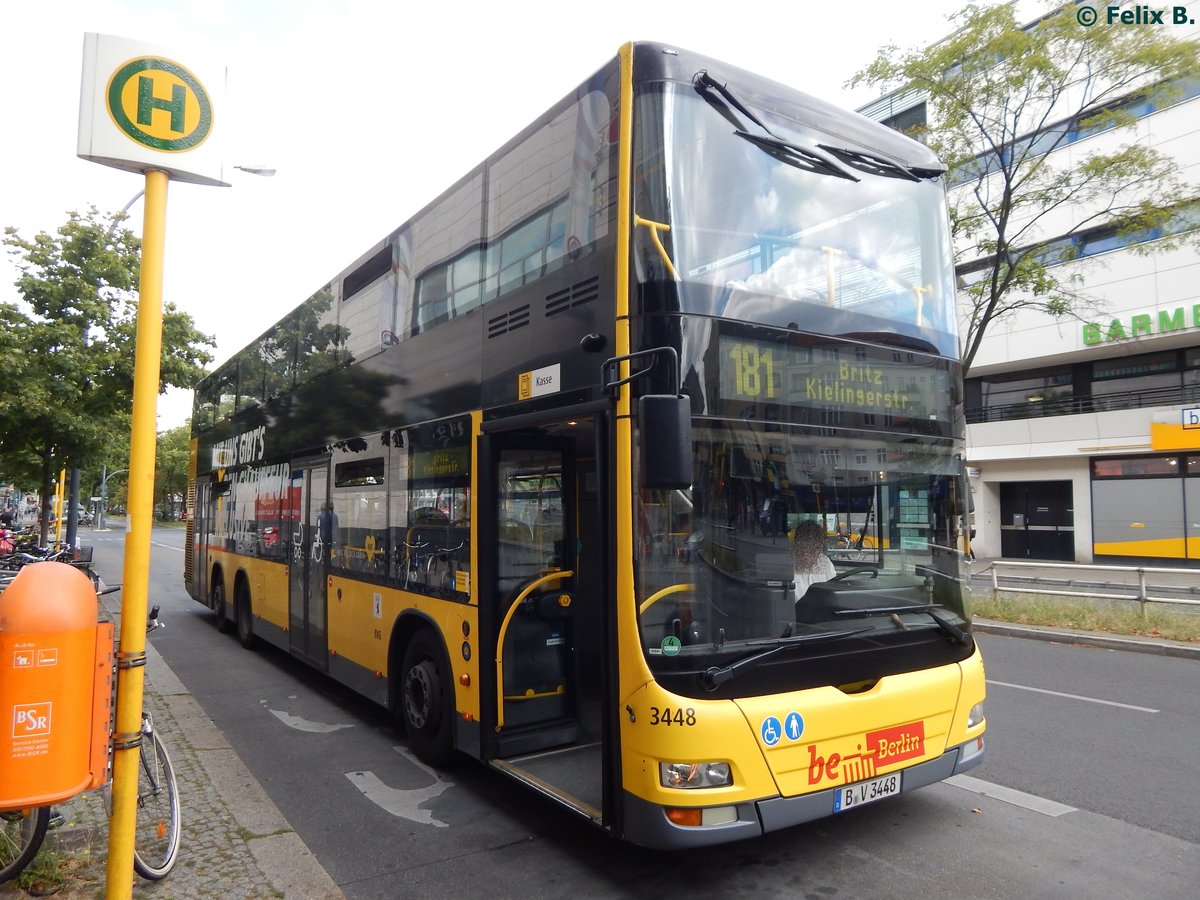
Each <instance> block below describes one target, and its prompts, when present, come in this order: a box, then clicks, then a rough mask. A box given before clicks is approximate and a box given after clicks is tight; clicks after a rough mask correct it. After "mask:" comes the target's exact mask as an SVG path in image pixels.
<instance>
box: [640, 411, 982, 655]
mask: <svg viewBox="0 0 1200 900" xmlns="http://www.w3.org/2000/svg"><path fill="white" fill-rule="evenodd" d="M769 429H770V430H768V426H764V425H761V424H756V423H751V422H738V421H719V420H698V421H697V422H696V424H695V427H694V434H693V440H694V444H695V447H696V458H695V473H694V477H695V482H694V484H693V487H692V489H691V490H690V491H688V490H676V491H647V490H642V491H641V492H640V493H639V501H640V502H639V513H638V517H637V524H638V537H639V541H640V543H639V553H638V561H637V572H638V585H639V587H638V594H639V609H640V611H641V630H642V638H643V645H644V647H645V650H646V655H647V658H648V660H649V661H650V663H651V666H652V667H655V668H656V670H662V671H679V670H680V667H681V666H682V667H683V668H684V669H686V670H690V671H692V672H695V673H698V674H700V675H702V674H703V673H704V672H706V671H707V670H708V669H709V668H710V667H713V666H716V667H718V668H719V667H720V666H722V665H724V664H726V663H727V662H728V660H729V659H731V658H737V657H738V656H741V655H744V654H746V653H747V652H749V651H754V650H755V649H756V648H763V647H766V648H770V647H771V646H772V645H773V644H774V642H778V641H780V640H783V641H784V642H785V643H786V642H795V643H798V644H800V646H797V647H796V648H794V649H792V650H791V651H790V652H789V654H788V656H789V657H790V658H793V659H794V658H797V657H801V656H803V655H804V654H805V653H818V654H828V653H829V652H830V647H829V643H828V642H827V640H826V639H829V640H834V639H836V640H840V641H859V642H861V641H867V642H870V643H872V644H878V642H880V641H883V642H884V643H887V644H889V645H891V646H892V647H899V646H902V645H904V644H905V643H906V642H910V641H921V642H927V641H929V640H930V639H932V640H934V641H936V642H942V643H945V644H946V646H947V648H948V649H949V648H952V647H953V645H955V644H956V643H961V642H960V641H957V637H962V634H961V631H959V626H964V627H965V626H966V625H968V624H969V621H970V616H969V611H968V609H967V606H966V604H965V599H964V594H963V588H962V579H961V576H960V566H961V558H962V553H961V551H960V549H959V547H960V543H959V540H960V537H961V529H962V527H963V521H964V498H965V496H966V494H965V483H964V479H963V477H962V469H961V459H960V457H958V456H957V455H956V454H953V453H952V452H951V450H950V448H949V447H948V446H947V445H946V444H945V443H944V442H941V441H938V440H936V439H932V438H926V437H922V436H917V435H912V436H909V437H903V438H902V437H899V436H897V435H895V434H886V435H881V434H871V433H869V432H854V431H851V430H849V429H838V430H837V432H838V435H839V436H837V437H822V436H818V435H814V434H813V432H812V430H811V429H803V428H788V427H783V428H781V427H780V426H777V425H771V426H769ZM828 431H831V432H832V431H834V430H833V429H828ZM939 620H941V621H939ZM947 622H949V623H951V625H952V628H951V629H950V630H946V628H945V623H947ZM956 631H958V632H959V633H958V635H957V636H956V635H955V632H956ZM851 632H852V633H851ZM806 639H807V640H806Z"/></svg>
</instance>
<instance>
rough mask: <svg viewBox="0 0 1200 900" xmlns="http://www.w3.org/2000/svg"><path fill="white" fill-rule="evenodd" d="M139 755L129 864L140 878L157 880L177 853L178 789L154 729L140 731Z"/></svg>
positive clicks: (164, 751) (166, 871)
mask: <svg viewBox="0 0 1200 900" xmlns="http://www.w3.org/2000/svg"><path fill="white" fill-rule="evenodd" d="M139 756H140V763H139V765H138V798H137V813H136V818H135V825H134V836H133V867H134V869H135V870H136V871H137V873H138V874H139V875H141V876H142V877H143V878H148V879H150V880H151V881H158V880H159V879H160V878H163V877H164V876H165V875H166V874H167V873H168V872H170V871H171V867H172V866H173V865H175V857H176V855H177V854H178V853H179V837H180V821H179V790H178V788H177V787H176V786H175V770H174V769H173V768H172V767H171V758H170V757H169V756H167V748H166V747H164V746H163V745H162V741H160V740H159V739H158V734H157V733H155V732H154V731H150V732H149V733H146V732H145V731H143V732H142V746H141V751H140V753H139Z"/></svg>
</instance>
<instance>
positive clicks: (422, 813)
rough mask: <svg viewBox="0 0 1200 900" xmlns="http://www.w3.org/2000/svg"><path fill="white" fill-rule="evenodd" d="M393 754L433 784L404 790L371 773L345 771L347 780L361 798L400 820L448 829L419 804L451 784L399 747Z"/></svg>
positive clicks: (433, 797) (434, 796)
mask: <svg viewBox="0 0 1200 900" xmlns="http://www.w3.org/2000/svg"><path fill="white" fill-rule="evenodd" d="M392 749H393V750H395V751H396V752H397V753H399V754H400V755H401V756H403V757H404V758H405V759H407V760H408V761H409V762H410V763H412V764H413V765H414V766H416V767H417V768H418V769H420V770H421V771H422V772H424V773H425V774H426V775H428V776H429V777H430V778H432V779H433V784H431V785H429V786H428V787H423V788H417V789H416V790H411V791H405V790H400V789H399V788H394V787H389V786H388V785H386V784H384V783H383V782H382V781H380V780H379V776H377V775H376V774H375V773H374V772H347V773H346V777H347V778H348V779H350V783H351V784H353V785H354V786H355V787H356V788H358V789H359V790H360V791H362V794H363V796H364V797H366V798H367V799H368V800H370V801H371V802H372V803H374V804H375V805H377V806H378V807H379V808H380V809H382V810H384V811H385V812H388V813H391V814H392V815H393V816H396V817H398V818H401V819H408V820H409V821H410V822H416V823H418V824H420V825H432V826H433V827H434V828H448V827H449V825H448V824H447V823H446V822H443V821H441V820H439V819H435V818H434V817H433V813H432V812H430V811H429V810H427V809H421V804H422V803H427V802H428V801H430V800H433V799H435V798H436V797H440V796H441V795H442V794H443V793H445V792H446V790H447V789H448V788H452V787H454V782H452V781H443V780H442V779H441V778H439V777H438V774H437V772H435V771H434V770H433V769H431V768H429V767H428V766H426V765H425V764H423V763H422V762H421V761H420V760H418V759H417V758H416V757H415V756H413V755H412V754H411V753H410V752H409V751H408V750H406V749H404V748H403V747H393V748H392Z"/></svg>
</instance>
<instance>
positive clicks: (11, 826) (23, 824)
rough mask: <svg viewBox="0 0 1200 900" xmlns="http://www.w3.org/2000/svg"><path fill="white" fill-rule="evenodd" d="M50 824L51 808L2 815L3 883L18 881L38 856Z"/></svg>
mask: <svg viewBox="0 0 1200 900" xmlns="http://www.w3.org/2000/svg"><path fill="white" fill-rule="evenodd" d="M49 824H50V807H48V806H36V807H33V808H32V809H14V810H7V811H4V812H0V882H5V881H8V880H9V879H10V878H16V877H17V876H18V875H20V874H21V872H22V870H23V869H24V868H25V867H26V866H27V865H29V863H30V861H31V860H32V859H33V858H34V857H35V856H37V852H38V850H40V849H41V847H42V841H43V840H44V839H45V837H46V826H47V825H49Z"/></svg>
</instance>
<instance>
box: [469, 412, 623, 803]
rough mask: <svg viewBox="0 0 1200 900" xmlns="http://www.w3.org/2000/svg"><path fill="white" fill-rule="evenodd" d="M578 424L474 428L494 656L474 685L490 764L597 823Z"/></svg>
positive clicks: (593, 544)
mask: <svg viewBox="0 0 1200 900" xmlns="http://www.w3.org/2000/svg"><path fill="white" fill-rule="evenodd" d="M590 424H591V423H590V422H588V423H578V422H571V423H570V427H571V428H581V433H580V434H579V435H578V437H577V438H576V437H572V436H566V435H567V434H569V433H568V432H565V431H564V429H562V428H555V429H553V432H554V433H551V429H546V430H540V429H539V430H537V431H532V430H524V431H522V432H520V433H508V434H505V433H500V434H495V435H490V436H489V435H485V437H484V439H483V441H482V443H481V451H482V452H481V455H480V465H481V468H482V473H481V474H482V475H483V478H482V480H481V496H480V509H481V510H486V512H484V513H481V526H482V528H481V538H482V539H481V542H480V548H481V553H482V554H486V556H487V557H488V558H487V560H486V562H484V565H483V568H484V569H485V571H486V570H490V571H488V572H487V574H486V575H485V580H483V581H482V582H481V591H480V601H479V602H480V607H481V608H480V623H481V628H482V629H483V631H484V637H481V640H480V644H481V646H485V647H486V646H489V645H490V646H491V647H492V648H493V649H494V652H495V657H494V658H495V660H496V665H495V667H494V672H493V673H490V678H489V679H488V680H487V681H486V682H485V683H486V684H487V685H488V686H487V688H486V689H485V696H486V697H487V699H485V709H486V710H487V713H486V715H487V716H488V717H489V718H491V719H492V722H491V726H492V727H490V728H488V729H487V730H488V731H489V732H490V733H491V734H490V737H489V738H487V740H490V746H489V747H488V748H487V750H486V755H487V757H488V758H489V760H490V763H491V765H492V766H494V767H495V768H498V769H500V770H501V771H503V772H505V773H506V774H508V775H510V776H512V777H515V778H517V779H518V780H521V781H524V782H526V783H529V784H533V785H535V786H536V787H537V788H538V789H539V790H540V791H542V792H543V793H548V794H549V795H550V796H552V797H554V798H555V799H557V800H559V801H560V802H562V803H564V805H566V806H568V807H569V808H571V809H573V810H574V811H576V812H579V813H582V814H583V815H585V816H587V817H589V818H591V819H593V820H595V821H597V822H600V821H602V819H603V816H602V812H601V810H602V808H603V805H604V803H603V783H604V778H603V765H604V763H603V759H604V757H603V750H602V747H603V741H602V740H601V731H602V724H601V722H600V717H601V713H600V710H601V706H602V704H601V702H600V695H601V693H602V682H603V679H602V670H603V662H602V661H603V660H604V659H605V658H606V654H605V653H604V650H603V646H604V643H605V642H604V637H603V635H604V632H605V628H606V626H605V624H604V621H603V619H604V611H603V603H602V599H601V598H602V593H603V592H602V588H601V586H600V584H601V581H602V579H601V578H600V576H599V574H598V571H597V567H598V566H599V564H600V563H599V559H600V557H601V555H602V554H601V553H600V551H599V546H600V541H601V537H600V523H599V519H600V513H599V506H600V504H599V501H598V496H597V490H596V485H595V479H594V478H588V477H585V478H583V479H582V480H580V479H579V478H578V477H577V466H576V459H577V455H578V454H579V452H580V447H583V446H587V447H588V448H589V449H588V452H589V453H590V446H591V441H592V430H591V427H590ZM577 440H578V441H579V443H578V444H577ZM580 468H582V467H580ZM489 532H490V533H489ZM581 570H582V571H581ZM488 668H489V669H492V667H488Z"/></svg>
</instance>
